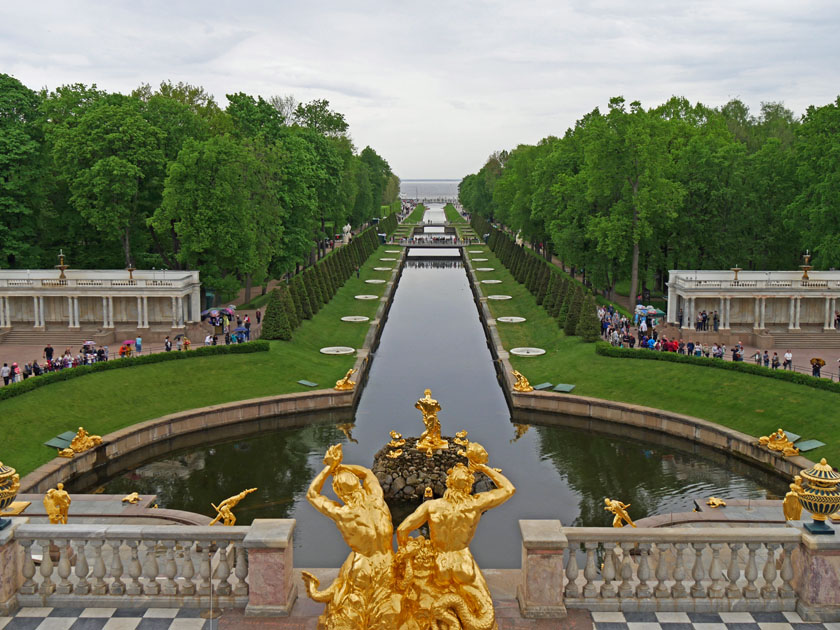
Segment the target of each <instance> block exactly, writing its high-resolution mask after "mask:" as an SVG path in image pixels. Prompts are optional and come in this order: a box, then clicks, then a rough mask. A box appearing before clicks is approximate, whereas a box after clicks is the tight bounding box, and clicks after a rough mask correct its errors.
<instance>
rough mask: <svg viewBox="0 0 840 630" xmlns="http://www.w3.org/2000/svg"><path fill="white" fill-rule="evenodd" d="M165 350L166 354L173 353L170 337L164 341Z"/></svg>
mask: <svg viewBox="0 0 840 630" xmlns="http://www.w3.org/2000/svg"><path fill="white" fill-rule="evenodd" d="M163 349H164V350H165V351H166V352H171V351H172V342H171V341H169V337H167V338H166V339H164V340H163Z"/></svg>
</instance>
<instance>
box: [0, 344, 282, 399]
mask: <svg viewBox="0 0 840 630" xmlns="http://www.w3.org/2000/svg"><path fill="white" fill-rule="evenodd" d="M270 349H271V344H270V343H268V342H267V341H249V342H247V343H235V344H231V345H229V346H200V347H198V348H196V349H195V350H184V351H181V352H159V353H157V354H144V355H141V356H139V357H129V358H127V359H111V360H110V361H103V362H101V363H94V364H92V365H80V366H78V367H74V368H65V369H63V370H59V371H58V372H47V373H46V374H41V376H30V377H29V378H28V379H26V380H25V381H21V382H20V383H10V384H9V385H7V386H6V387H3V388H0V400H6V399H7V398H14V397H15V396H20V395H21V394H25V393H26V392H30V391H32V390H33V389H38V388H39V387H44V386H45V385H49V384H51V383H58V382H60V381H69V380H70V379H73V378H78V377H80V376H85V375H86V374H95V373H96V372H105V371H107V370H117V369H120V368H130V367H135V366H138V365H147V364H149V363H163V362H164V361H179V360H182V359H197V358H200V357H208V356H213V355H217V354H248V353H250V352H268V351H269V350H270Z"/></svg>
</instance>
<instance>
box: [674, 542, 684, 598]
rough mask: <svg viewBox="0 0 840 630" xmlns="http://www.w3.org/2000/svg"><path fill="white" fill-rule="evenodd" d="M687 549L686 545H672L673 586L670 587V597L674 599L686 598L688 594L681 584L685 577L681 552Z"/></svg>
mask: <svg viewBox="0 0 840 630" xmlns="http://www.w3.org/2000/svg"><path fill="white" fill-rule="evenodd" d="M687 547H688V544H687V543H676V544H675V545H674V586H672V587H671V596H672V597H674V598H680V597H688V592H687V591H686V590H685V585H684V584H683V581H684V580H685V577H686V574H685V558H683V552H684V551H685V550H686V548H687Z"/></svg>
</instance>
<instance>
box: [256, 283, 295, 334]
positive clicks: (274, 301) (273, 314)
mask: <svg viewBox="0 0 840 630" xmlns="http://www.w3.org/2000/svg"><path fill="white" fill-rule="evenodd" d="M260 337H261V338H262V339H282V340H283V341H289V340H290V339H291V338H292V329H291V328H290V327H289V320H288V318H287V317H286V309H285V308H284V306H283V296H282V295H281V294H280V291H278V290H277V289H274V291H272V292H271V293H270V294H269V297H268V306H266V308H265V316H264V317H263V320H262V332H261V333H260Z"/></svg>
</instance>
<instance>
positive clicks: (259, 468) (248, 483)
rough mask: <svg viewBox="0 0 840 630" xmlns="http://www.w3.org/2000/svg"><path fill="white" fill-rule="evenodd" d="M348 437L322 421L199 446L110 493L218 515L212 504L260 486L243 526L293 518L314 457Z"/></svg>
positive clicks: (111, 486) (122, 480) (128, 478)
mask: <svg viewBox="0 0 840 630" xmlns="http://www.w3.org/2000/svg"><path fill="white" fill-rule="evenodd" d="M342 437H343V435H342V434H341V432H340V431H339V430H338V429H337V428H336V427H335V426H334V425H320V426H310V427H307V428H304V429H287V430H280V431H275V432H272V433H268V434H265V435H260V436H258V437H252V438H248V439H243V440H237V441H234V442H226V443H221V444H216V445H213V446H207V447H200V448H194V449H190V450H189V451H186V452H183V453H179V454H175V455H173V456H171V457H168V458H166V459H162V460H158V461H156V462H153V463H151V464H148V465H146V466H141V467H140V468H137V469H136V470H133V471H130V472H128V473H126V474H124V475H122V476H120V477H118V478H116V479H114V480H112V481H111V482H109V483H108V484H107V485H106V486H105V492H108V493H113V494H120V493H125V494H128V493H130V492H138V493H140V495H148V494H157V495H158V499H159V501H158V502H159V505H160V506H161V507H168V508H174V509H179V510H187V511H189V512H197V513H199V514H207V515H213V514H214V511H213V508H212V507H211V505H210V503H211V502H212V503H215V504H216V505H218V504H219V501H222V500H224V499H225V498H226V497H229V496H232V495H234V494H237V493H238V492H241V491H242V490H243V489H244V488H253V487H257V488H258V490H257V491H256V492H255V493H254V494H252V495H251V496H249V497H248V499H247V500H245V501H243V502H242V503H241V504H240V505H239V506H238V507H237V509H236V510H235V513H236V515H237V519H238V520H237V524H240V525H247V524H248V523H250V522H251V520H252V519H254V518H288V517H289V516H290V515H291V510H292V507H293V505H294V499H295V497H296V496H298V495H300V494H301V493H303V492H305V491H306V488H307V486H308V485H309V482H310V481H311V480H312V478H313V477H314V476H315V474H316V471H315V470H314V469H313V467H312V466H311V465H310V455H312V454H314V456H316V457H315V459H314V460H313V461H315V462H316V464H317V463H319V462H318V461H317V459H318V458H317V456H318V455H321V456H322V454H323V452H324V450H325V449H326V447H327V446H328V445H330V444H334V443H336V442H339V441H343V440H341V438H342Z"/></svg>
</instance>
